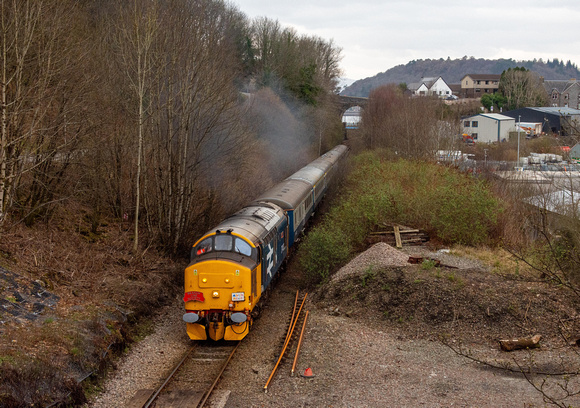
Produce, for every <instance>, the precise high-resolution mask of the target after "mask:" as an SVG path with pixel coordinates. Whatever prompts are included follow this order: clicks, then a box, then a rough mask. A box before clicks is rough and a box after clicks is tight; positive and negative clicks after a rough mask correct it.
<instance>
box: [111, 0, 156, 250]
mask: <svg viewBox="0 0 580 408" xmlns="http://www.w3.org/2000/svg"><path fill="white" fill-rule="evenodd" d="M121 7H122V9H121V13H120V15H121V16H122V19H121V20H120V22H119V26H118V27H116V29H117V30H116V32H117V36H116V37H117V51H118V55H119V58H120V61H121V67H122V70H123V72H125V74H126V77H127V79H128V80H129V84H130V88H131V90H132V91H133V93H134V95H135V98H136V99H135V102H136V106H135V117H136V120H137V129H136V130H137V152H136V162H137V163H136V174H135V215H134V217H135V220H134V221H135V223H134V235H135V236H134V241H133V250H134V251H135V252H136V251H137V249H138V246H139V210H140V207H141V172H142V156H143V146H144V137H145V126H146V120H147V118H148V112H147V111H148V109H149V103H150V101H149V98H148V93H149V92H150V90H151V87H152V79H151V76H152V71H153V68H154V66H155V57H156V56H155V55H154V53H153V45H154V42H155V39H156V36H157V34H158V31H159V21H158V19H159V4H158V2H157V1H147V0H133V1H132V2H131V4H130V5H128V6H126V8H123V7H124V5H123V4H122V5H121Z"/></svg>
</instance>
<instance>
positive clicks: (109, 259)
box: [0, 208, 185, 406]
mask: <svg viewBox="0 0 580 408" xmlns="http://www.w3.org/2000/svg"><path fill="white" fill-rule="evenodd" d="M145 239H146V238H145ZM145 239H144V240H143V241H142V242H146V241H145ZM131 246H132V240H131V235H130V229H129V228H128V226H127V225H124V224H123V223H120V222H115V221H106V222H101V223H100V224H99V225H98V228H97V229H96V230H94V229H92V228H91V217H90V216H89V214H88V212H86V211H85V210H84V209H82V208H74V209H71V208H61V209H60V210H59V211H58V212H57V213H56V214H55V215H54V216H53V218H52V220H51V221H50V222H49V223H45V224H40V223H39V224H37V225H35V226H34V227H33V228H28V227H26V226H24V225H15V226H12V227H11V228H10V229H8V230H6V231H5V232H4V233H2V239H1V240H0V266H2V267H3V268H5V269H7V270H10V271H12V272H15V273H17V274H18V275H19V278H18V279H17V280H18V285H19V287H18V288H16V289H14V288H13V287H11V285H6V287H3V285H0V296H2V297H3V298H5V299H7V298H9V297H10V298H13V297H14V295H13V292H14V291H15V290H17V291H20V292H24V291H26V290H28V291H29V292H30V288H31V287H32V285H33V284H34V282H42V287H43V288H44V289H46V290H47V291H49V292H50V293H52V294H54V295H56V296H58V297H59V300H58V302H57V304H56V306H55V307H54V308H50V307H47V308H46V309H45V310H44V311H43V312H42V313H41V314H40V315H39V316H38V318H36V319H35V320H32V321H27V320H26V319H25V318H24V317H20V318H14V317H12V316H11V315H8V314H5V315H2V316H0V320H6V322H5V324H3V325H1V326H0V367H1V369H0V371H1V372H2V373H4V378H3V379H5V380H6V381H0V406H18V405H14V404H16V401H20V402H24V403H25V404H28V405H34V404H37V405H39V404H40V405H41V406H45V405H48V403H49V402H51V401H54V399H55V398H56V400H59V401H67V402H68V403H73V404H74V403H80V402H82V400H83V398H84V397H82V392H79V390H78V386H76V383H77V381H78V380H80V379H83V378H85V377H86V376H87V375H90V374H91V373H96V372H99V370H101V369H102V368H103V361H106V360H107V357H109V356H110V355H111V354H114V352H115V351H119V350H123V349H124V348H125V345H126V343H127V342H128V341H130V339H131V338H132V337H133V336H134V334H133V333H132V332H131V327H132V325H131V324H128V322H131V323H132V322H135V321H138V320H139V318H140V317H142V316H146V315H148V314H149V313H151V312H152V311H154V310H155V309H156V308H157V307H159V306H160V305H162V304H164V303H165V302H166V301H167V300H169V299H171V298H173V297H174V296H176V293H177V291H178V290H179V288H180V287H181V282H182V274H181V271H182V270H183V267H184V266H185V262H175V261H173V260H171V259H167V258H165V257H163V256H162V255H161V254H160V253H158V252H157V251H156V250H155V249H154V248H146V249H144V250H143V251H142V252H141V253H140V254H138V255H135V254H133V253H132V252H131ZM1 282H2V281H1V280H0V283H1ZM37 285H38V284H37ZM37 287H38V286H37ZM32 301H35V300H34V299H31V300H30V302H29V303H31V302H32ZM18 308H20V306H19V305H17V308H15V310H18ZM21 309H22V308H21ZM23 310H24V309H23ZM7 373H10V374H7ZM6 375H10V380H9V381H8V379H6V378H5V376H6ZM71 398H72V400H71Z"/></svg>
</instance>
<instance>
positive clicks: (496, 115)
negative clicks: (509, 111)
mask: <svg viewBox="0 0 580 408" xmlns="http://www.w3.org/2000/svg"><path fill="white" fill-rule="evenodd" d="M478 116H483V117H485V118H489V119H493V120H499V121H501V120H514V118H512V117H510V116H506V115H502V114H500V113H479V114H477V115H473V116H469V118H475V117H478ZM465 119H468V118H465Z"/></svg>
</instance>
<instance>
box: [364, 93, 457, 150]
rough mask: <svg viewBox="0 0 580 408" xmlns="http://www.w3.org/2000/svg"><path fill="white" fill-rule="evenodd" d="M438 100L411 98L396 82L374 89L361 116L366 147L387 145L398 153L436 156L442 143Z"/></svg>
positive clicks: (386, 146)
mask: <svg viewBox="0 0 580 408" xmlns="http://www.w3.org/2000/svg"><path fill="white" fill-rule="evenodd" d="M438 104H440V102H439V101H438V100H437V99H433V98H429V97H419V98H409V97H407V96H405V95H403V93H402V92H401V89H400V88H399V87H398V86H396V85H395V84H391V85H386V86H382V87H379V88H377V89H375V90H373V91H372V92H371V94H370V103H369V106H368V108H367V109H366V110H365V111H364V114H363V119H362V122H363V126H364V138H365V140H366V147H367V148H370V149H374V148H388V149H390V150H391V151H392V152H393V153H394V154H395V155H397V156H398V157H405V158H433V157H434V153H435V150H436V149H437V147H438V146H439V145H441V143H442V141H441V135H440V131H441V125H440V123H439V121H438V114H437V106H438ZM450 128H452V127H450Z"/></svg>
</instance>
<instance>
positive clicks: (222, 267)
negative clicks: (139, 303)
mask: <svg viewBox="0 0 580 408" xmlns="http://www.w3.org/2000/svg"><path fill="white" fill-rule="evenodd" d="M256 272H257V271H256V270H253V271H252V270H251V269H249V268H247V267H244V266H242V265H241V264H239V263H236V262H231V261H228V260H223V259H208V260H205V261H201V262H198V263H193V264H192V265H190V266H189V267H187V268H186V270H185V295H184V298H183V300H184V302H185V309H186V313H185V315H184V316H183V320H184V321H185V322H186V323H187V334H188V335H189V337H190V338H191V339H192V340H206V339H207V338H208V336H209V338H211V339H213V340H220V339H225V340H241V339H242V338H244V337H245V336H246V334H247V333H248V332H249V328H250V325H251V324H252V318H251V314H250V312H251V310H252V308H253V305H254V304H255V301H257V299H255V294H254V293H252V287H253V285H252V283H253V282H252V276H254V280H255V277H256V275H257V273H256ZM258 276H259V275H258ZM254 287H255V286H254Z"/></svg>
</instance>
